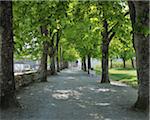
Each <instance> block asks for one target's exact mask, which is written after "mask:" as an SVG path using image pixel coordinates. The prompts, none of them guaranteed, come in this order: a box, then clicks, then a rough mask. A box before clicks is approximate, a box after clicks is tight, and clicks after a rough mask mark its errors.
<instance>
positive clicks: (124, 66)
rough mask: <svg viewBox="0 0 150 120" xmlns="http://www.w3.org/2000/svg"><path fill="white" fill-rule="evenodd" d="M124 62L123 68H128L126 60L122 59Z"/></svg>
mask: <svg viewBox="0 0 150 120" xmlns="http://www.w3.org/2000/svg"><path fill="white" fill-rule="evenodd" d="M122 61H123V68H126V60H125V58H122Z"/></svg>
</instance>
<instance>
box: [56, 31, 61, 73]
mask: <svg viewBox="0 0 150 120" xmlns="http://www.w3.org/2000/svg"><path fill="white" fill-rule="evenodd" d="M56 39H57V40H56V63H57V72H60V67H59V54H58V53H59V52H58V46H59V31H58V32H57V38H56Z"/></svg>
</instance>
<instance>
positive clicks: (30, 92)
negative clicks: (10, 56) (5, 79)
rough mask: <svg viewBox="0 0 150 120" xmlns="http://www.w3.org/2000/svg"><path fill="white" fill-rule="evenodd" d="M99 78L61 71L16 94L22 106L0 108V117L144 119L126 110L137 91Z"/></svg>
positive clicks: (22, 119)
mask: <svg viewBox="0 0 150 120" xmlns="http://www.w3.org/2000/svg"><path fill="white" fill-rule="evenodd" d="M98 80H99V77H96V76H88V75H87V73H84V72H82V71H79V70H77V69H67V70H64V71H61V72H60V73H59V74H58V75H56V76H50V77H49V78H48V82H46V83H34V84H32V85H30V86H28V87H24V88H22V89H21V90H20V92H19V93H18V94H17V99H18V100H19V102H20V103H21V104H22V105H23V106H24V108H23V109H13V110H12V109H11V110H7V111H3V112H2V111H1V119H2V120H148V117H147V116H146V115H145V114H144V113H142V112H135V111H132V110H130V106H131V105H133V104H134V102H135V101H136V98H137V91H136V90H135V89H133V88H131V87H129V86H126V85H124V84H118V83H112V84H111V85H108V84H99V83H98Z"/></svg>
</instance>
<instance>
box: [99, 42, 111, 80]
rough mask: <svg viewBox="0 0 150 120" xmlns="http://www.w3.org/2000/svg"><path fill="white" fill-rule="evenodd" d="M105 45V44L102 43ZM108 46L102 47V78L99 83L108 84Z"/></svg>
mask: <svg viewBox="0 0 150 120" xmlns="http://www.w3.org/2000/svg"><path fill="white" fill-rule="evenodd" d="M103 44H105V43H103ZM108 47H109V45H108V44H105V45H102V78H101V83H110V81H109V73H108Z"/></svg>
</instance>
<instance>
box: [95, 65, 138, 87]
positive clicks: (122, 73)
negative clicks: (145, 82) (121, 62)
mask: <svg viewBox="0 0 150 120" xmlns="http://www.w3.org/2000/svg"><path fill="white" fill-rule="evenodd" d="M100 73H101V71H100V68H99V67H97V68H96V74H100ZM109 74H110V79H111V80H115V81H120V82H123V83H126V84H128V85H131V86H133V87H137V77H136V70H135V69H132V68H112V69H109Z"/></svg>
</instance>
